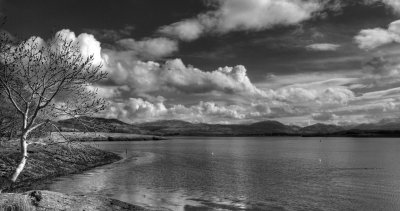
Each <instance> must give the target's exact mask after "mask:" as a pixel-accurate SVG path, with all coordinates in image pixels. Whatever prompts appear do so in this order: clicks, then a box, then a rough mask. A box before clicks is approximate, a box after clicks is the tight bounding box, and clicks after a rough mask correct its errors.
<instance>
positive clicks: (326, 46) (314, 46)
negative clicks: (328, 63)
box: [306, 43, 340, 51]
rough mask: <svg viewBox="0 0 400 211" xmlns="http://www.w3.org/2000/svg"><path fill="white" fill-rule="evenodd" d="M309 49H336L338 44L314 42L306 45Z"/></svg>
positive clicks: (338, 46)
mask: <svg viewBox="0 0 400 211" xmlns="http://www.w3.org/2000/svg"><path fill="white" fill-rule="evenodd" d="M306 48H307V49H308V50H311V51H336V50H337V49H338V48H340V45H337V44H330V43H316V44H311V45H308V46H306Z"/></svg>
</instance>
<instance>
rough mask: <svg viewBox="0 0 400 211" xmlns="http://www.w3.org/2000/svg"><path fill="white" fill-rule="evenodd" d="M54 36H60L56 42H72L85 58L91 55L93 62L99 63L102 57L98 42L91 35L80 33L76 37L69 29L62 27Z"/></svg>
mask: <svg viewBox="0 0 400 211" xmlns="http://www.w3.org/2000/svg"><path fill="white" fill-rule="evenodd" d="M55 37H56V38H60V39H59V40H58V41H56V42H57V43H61V42H63V41H70V42H72V43H73V44H75V45H78V46H79V49H80V51H81V54H82V56H83V57H85V58H87V57H89V56H93V64H95V65H99V64H101V62H102V58H101V47H100V42H99V41H97V40H96V39H95V38H94V36H93V35H91V34H86V33H82V34H80V35H78V37H77V36H76V35H75V33H74V32H72V31H70V30H69V29H63V30H60V31H58V32H57V33H56V36H55Z"/></svg>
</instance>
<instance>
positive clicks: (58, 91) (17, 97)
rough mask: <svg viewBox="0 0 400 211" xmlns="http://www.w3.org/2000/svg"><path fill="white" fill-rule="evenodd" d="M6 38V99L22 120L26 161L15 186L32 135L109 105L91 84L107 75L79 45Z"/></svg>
mask: <svg viewBox="0 0 400 211" xmlns="http://www.w3.org/2000/svg"><path fill="white" fill-rule="evenodd" d="M1 39H2V40H0V96H1V98H2V100H1V101H4V103H6V104H7V105H10V109H11V110H12V111H13V112H14V113H15V114H16V115H15V116H16V118H17V119H16V120H18V121H16V122H17V123H18V124H19V130H18V132H17V133H16V134H17V138H18V139H17V140H19V145H20V161H19V163H18V166H16V168H15V170H14V172H13V174H12V175H11V176H10V177H9V180H8V182H7V184H6V185H7V186H10V185H12V184H13V183H15V182H16V180H17V178H18V176H19V175H20V173H21V172H22V170H23V169H24V167H25V164H26V162H27V159H28V146H29V144H31V142H29V138H30V136H31V134H32V133H33V132H34V131H35V130H38V129H39V128H43V127H50V126H51V127H55V128H56V129H58V128H57V127H56V125H55V124H54V120H57V119H59V118H62V117H67V116H68V117H77V116H81V115H85V116H87V115H91V114H93V113H96V112H99V111H101V110H103V109H104V108H105V101H104V100H103V99H101V98H97V97H96V91H93V89H89V88H88V87H89V86H90V85H91V84H93V83H94V82H96V81H99V80H101V79H104V78H105V77H106V73H104V72H102V71H101V65H95V64H94V58H93V56H89V57H85V56H83V55H82V54H81V51H80V49H79V44H78V43H75V42H74V41H71V40H68V39H67V38H66V37H63V36H62V35H60V34H58V35H56V36H55V37H54V38H53V39H51V40H50V41H47V42H44V41H43V40H42V39H40V38H35V37H33V38H30V39H28V40H26V41H22V42H16V41H12V40H10V39H8V38H6V37H4V36H3V37H2V38H1ZM3 186H5V185H3ZM4 188H5V187H0V192H1V190H3V189H4Z"/></svg>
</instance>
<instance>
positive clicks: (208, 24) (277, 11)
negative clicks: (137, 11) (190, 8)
mask: <svg viewBox="0 0 400 211" xmlns="http://www.w3.org/2000/svg"><path fill="white" fill-rule="evenodd" d="M215 2H216V4H217V9H216V10H214V11H208V12H206V13H202V14H199V15H198V16H197V17H195V18H192V19H186V20H182V21H180V22H176V23H173V24H171V25H168V26H164V27H161V28H160V29H159V32H161V33H165V34H168V35H170V36H175V37H178V38H180V39H182V40H186V41H190V40H194V39H197V38H199V37H200V36H202V35H203V34H205V33H222V34H224V33H228V32H231V31H247V30H249V31H260V30H263V29H269V28H272V27H274V26H277V25H292V24H297V23H300V22H302V21H304V20H307V19H310V18H311V17H312V14H313V13H314V12H316V11H318V10H320V9H322V5H321V3H319V2H318V1H313V0H309V1H303V0H280V1H276V0H246V1H243V0H215Z"/></svg>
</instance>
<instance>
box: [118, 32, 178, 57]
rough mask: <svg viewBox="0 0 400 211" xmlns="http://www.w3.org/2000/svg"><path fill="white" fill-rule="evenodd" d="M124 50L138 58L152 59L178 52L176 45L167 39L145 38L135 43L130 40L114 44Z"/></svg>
mask: <svg viewBox="0 0 400 211" xmlns="http://www.w3.org/2000/svg"><path fill="white" fill-rule="evenodd" d="M116 43H117V44H118V45H119V46H121V47H122V48H124V49H125V50H131V51H133V52H134V54H135V55H137V56H138V57H140V58H145V59H154V58H161V57H165V56H169V55H171V54H172V53H174V52H176V51H177V50H178V43H177V42H176V41H174V40H170V39H168V38H164V37H159V38H146V39H144V40H140V41H136V40H134V39H132V38H128V39H122V40H119V41H117V42H116Z"/></svg>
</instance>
